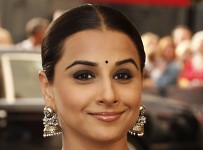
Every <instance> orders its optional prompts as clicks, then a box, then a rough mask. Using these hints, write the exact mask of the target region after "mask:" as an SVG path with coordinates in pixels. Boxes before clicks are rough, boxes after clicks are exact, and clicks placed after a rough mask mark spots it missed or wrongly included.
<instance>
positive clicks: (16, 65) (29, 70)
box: [11, 60, 42, 98]
mask: <svg viewBox="0 0 203 150" xmlns="http://www.w3.org/2000/svg"><path fill="white" fill-rule="evenodd" d="M40 64H41V63H40V62H39V61H32V60H11V68H12V73H13V82H14V89H15V97H16V98H30V97H32V98H33V97H34V98H35V97H42V96H41V91H40V86H39V81H38V76H37V75H38V74H37V73H38V71H39V70H40Z"/></svg>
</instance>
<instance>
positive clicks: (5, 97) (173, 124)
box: [0, 51, 201, 150]
mask: <svg viewBox="0 0 203 150" xmlns="http://www.w3.org/2000/svg"><path fill="white" fill-rule="evenodd" d="M40 69H41V58H40V54H39V53H38V52H17V51H0V149H1V150H10V149H12V150H13V149H14V148H17V149H21V150H27V149H29V150H32V149H33V150H36V149H38V150H48V149H49V150H51V149H53V150H57V149H58V150H60V149H61V137H60V136H59V137H54V138H47V139H44V138H43V136H42V135H43V124H42V118H43V107H44V102H43V99H42V95H41V91H40V87H39V81H38V78H37V73H38V71H39V70H40ZM142 103H143V104H144V105H145V106H146V117H147V123H146V125H145V134H144V136H143V137H136V136H132V135H130V134H129V135H128V141H129V148H130V150H199V149H201V131H200V125H199V122H198V120H197V118H196V117H195V115H194V113H193V111H192V109H191V108H190V106H188V105H187V104H185V103H181V102H180V101H179V102H178V101H176V100H171V99H166V98H161V97H159V96H152V95H145V94H143V96H142Z"/></svg>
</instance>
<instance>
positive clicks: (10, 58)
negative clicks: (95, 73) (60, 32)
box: [0, 0, 203, 150]
mask: <svg viewBox="0 0 203 150" xmlns="http://www.w3.org/2000/svg"><path fill="white" fill-rule="evenodd" d="M83 3H96V4H104V5H107V6H110V7H113V8H115V9H117V10H120V11H122V12H123V13H124V14H125V15H127V16H128V17H129V18H131V20H132V21H133V23H134V24H135V26H136V27H137V29H138V30H139V31H140V34H141V36H142V40H143V44H144V48H145V51H146V67H145V70H144V78H143V103H144V104H145V105H146V108H147V112H146V116H147V124H146V127H145V129H146V132H145V135H144V137H142V138H137V137H132V136H130V135H129V137H128V138H129V147H130V146H132V148H130V150H135V149H136V150H200V149H203V138H202V137H203V136H202V135H203V17H202V14H203V0H0V149H1V150H10V149H13V148H14V147H18V148H19V149H22V150H24V149H25V150H27V149H30V150H31V149H41V150H46V149H49V150H50V149H53V150H56V149H61V138H60V137H58V138H56V139H43V137H42V134H43V133H42V132H43V125H42V118H43V107H44V102H43V100H42V95H41V92H40V89H39V83H38V79H37V72H38V71H39V70H40V69H41V59H40V46H41V42H42V38H43V35H44V33H45V31H46V29H47V27H48V25H49V24H50V23H51V22H52V21H53V20H54V19H56V18H57V17H58V16H60V15H61V14H62V13H63V12H65V11H67V10H69V9H71V8H73V7H75V6H78V5H80V4H83Z"/></svg>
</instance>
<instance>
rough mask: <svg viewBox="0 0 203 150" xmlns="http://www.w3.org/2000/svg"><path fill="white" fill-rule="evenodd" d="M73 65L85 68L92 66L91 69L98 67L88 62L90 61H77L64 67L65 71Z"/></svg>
mask: <svg viewBox="0 0 203 150" xmlns="http://www.w3.org/2000/svg"><path fill="white" fill-rule="evenodd" d="M75 65H86V66H92V67H96V66H98V64H97V63H95V62H90V61H85V60H77V61H74V62H73V63H72V64H70V65H69V66H68V67H66V69H65V70H67V69H69V68H71V67H73V66H75Z"/></svg>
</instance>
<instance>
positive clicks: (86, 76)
mask: <svg viewBox="0 0 203 150" xmlns="http://www.w3.org/2000/svg"><path fill="white" fill-rule="evenodd" d="M73 77H74V78H75V79H77V80H82V81H86V80H90V79H93V78H95V76H94V75H93V72H91V71H89V70H81V71H78V72H76V73H75V74H74V75H73Z"/></svg>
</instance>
